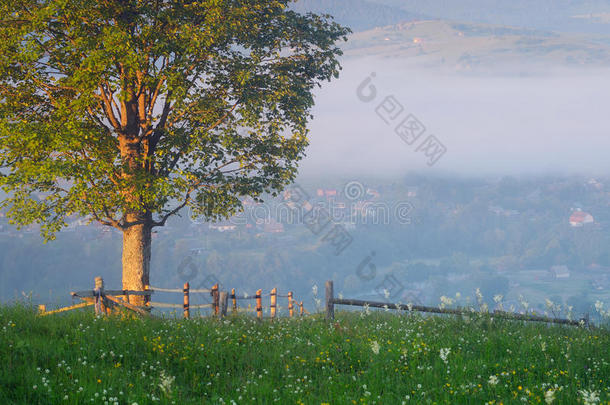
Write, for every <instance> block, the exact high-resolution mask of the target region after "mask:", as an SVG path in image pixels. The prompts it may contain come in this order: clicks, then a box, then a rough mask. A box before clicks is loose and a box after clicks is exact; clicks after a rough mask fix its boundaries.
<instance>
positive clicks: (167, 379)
mask: <svg viewBox="0 0 610 405" xmlns="http://www.w3.org/2000/svg"><path fill="white" fill-rule="evenodd" d="M159 378H160V380H161V382H160V383H159V388H160V389H161V391H162V392H163V394H165V395H169V394H170V393H171V392H172V384H173V383H174V380H175V379H176V377H173V376H171V375H167V374H165V371H164V370H161V376H160V377H159Z"/></svg>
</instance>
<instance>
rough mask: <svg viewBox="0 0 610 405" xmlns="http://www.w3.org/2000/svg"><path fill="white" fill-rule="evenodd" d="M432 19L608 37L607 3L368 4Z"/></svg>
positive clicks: (393, 0)
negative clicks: (605, 16) (394, 8)
mask: <svg viewBox="0 0 610 405" xmlns="http://www.w3.org/2000/svg"><path fill="white" fill-rule="evenodd" d="M369 1H370V2H371V3H376V4H379V5H383V6H385V7H396V8H398V9H401V10H404V11H408V12H411V13H418V14H423V15H428V16H430V17H432V18H441V19H447V20H461V21H471V22H477V23H487V24H496V25H511V26H518V27H526V28H532V29H539V30H548V31H557V32H574V33H576V32H580V33H590V34H610V25H609V24H608V21H607V19H605V18H604V15H605V13H608V12H609V11H610V1H608V0H536V1H531V0H462V1H459V2H457V1H451V0H409V1H404V0H369Z"/></svg>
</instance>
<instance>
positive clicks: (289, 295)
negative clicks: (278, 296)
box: [288, 291, 294, 318]
mask: <svg viewBox="0 0 610 405" xmlns="http://www.w3.org/2000/svg"><path fill="white" fill-rule="evenodd" d="M293 315H294V307H293V302H292V291H290V292H289V293H288V316H290V317H291V318H292V316H293Z"/></svg>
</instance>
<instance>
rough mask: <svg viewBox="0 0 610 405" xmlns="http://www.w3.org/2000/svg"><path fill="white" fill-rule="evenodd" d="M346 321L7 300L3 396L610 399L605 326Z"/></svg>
mask: <svg viewBox="0 0 610 405" xmlns="http://www.w3.org/2000/svg"><path fill="white" fill-rule="evenodd" d="M337 316H338V317H337V320H336V321H335V322H332V323H329V322H327V321H325V320H324V319H322V318H321V317H319V316H318V315H314V316H308V317H305V318H301V319H280V320H278V321H276V322H269V321H268V320H265V321H264V322H262V323H260V322H257V321H256V320H254V319H252V318H249V317H241V316H240V317H229V318H228V319H227V320H225V321H218V320H215V319H210V318H196V319H192V320H190V321H183V320H179V319H178V320H175V319H165V320H159V319H150V320H141V319H133V318H120V317H111V318H109V319H105V318H99V319H97V318H95V317H94V316H93V315H92V314H91V310H90V309H89V311H87V313H64V314H57V315H52V316H48V317H44V318H37V317H36V316H35V314H34V312H33V311H32V310H29V309H27V308H25V307H18V306H13V307H3V308H0V356H1V358H2V359H3V362H4V364H5V366H4V367H2V369H1V370H0V401H1V402H2V403H16V404H21V403H23V404H26V403H27V404H35V403H41V404H42V403H45V404H46V403H66V404H82V403H90V402H92V403H103V402H104V401H109V403H114V402H117V403H120V404H132V403H134V402H137V403H139V404H142V403H155V398H157V399H159V400H160V401H159V402H160V403H168V404H171V403H172V402H175V403H179V404H201V403H206V404H207V403H210V404H218V403H223V402H224V403H231V401H235V402H236V403H240V404H241V403H255V404H267V403H272V402H274V401H277V402H279V403H286V404H293V403H305V404H320V403H332V404H347V403H353V402H352V401H355V402H357V403H367V404H368V403H371V404H372V403H384V404H385V403H388V404H400V403H402V402H403V401H405V402H406V403H438V404H464V403H477V404H478V403H489V402H492V403H494V402H495V403H500V402H502V403H545V395H549V394H547V393H548V391H549V390H552V391H553V392H552V395H553V397H554V398H555V400H554V402H553V404H575V403H578V401H579V400H580V399H582V393H581V392H580V391H582V390H587V391H593V392H597V393H598V394H599V396H600V397H601V398H600V399H601V400H602V403H606V401H608V400H609V399H610V398H609V397H608V392H610V390H609V388H608V381H609V380H610V364H609V363H608V359H609V358H610V352H609V348H610V334H608V332H607V331H605V330H600V329H597V330H588V329H582V328H576V327H559V326H553V327H549V326H547V325H540V324H523V323H518V322H506V321H499V320H497V319H492V318H490V317H487V316H484V317H482V318H480V319H479V318H477V317H474V315H473V316H472V317H470V318H469V317H464V318H463V319H458V318H454V317H450V318H449V317H447V318H443V317H422V316H419V315H416V314H411V315H409V314H404V313H401V314H399V315H396V314H390V313H384V312H372V313H371V314H370V315H368V316H365V315H364V314H358V313H345V312H339V313H338V314H337ZM441 351H442V352H443V353H444V359H443V357H442V356H441ZM494 379H497V382H495V383H494ZM110 398H113V399H112V400H111V399H110ZM92 400H93V401H92Z"/></svg>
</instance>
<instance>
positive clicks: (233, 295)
mask: <svg viewBox="0 0 610 405" xmlns="http://www.w3.org/2000/svg"><path fill="white" fill-rule="evenodd" d="M231 300H233V313H236V312H237V297H236V296H235V288H231Z"/></svg>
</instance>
